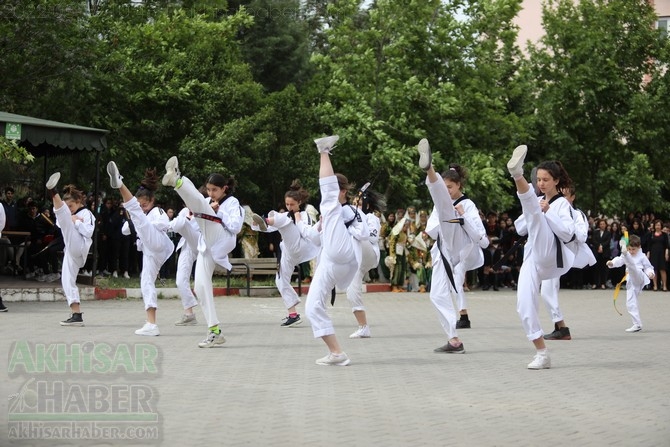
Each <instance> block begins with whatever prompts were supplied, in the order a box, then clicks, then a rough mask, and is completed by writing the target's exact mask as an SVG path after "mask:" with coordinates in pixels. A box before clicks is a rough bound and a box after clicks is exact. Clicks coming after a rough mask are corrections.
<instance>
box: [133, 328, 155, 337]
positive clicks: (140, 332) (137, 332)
mask: <svg viewBox="0 0 670 447" xmlns="http://www.w3.org/2000/svg"><path fill="white" fill-rule="evenodd" d="M135 335H144V336H146V337H158V336H159V335H161V333H160V331H159V330H158V329H156V330H153V331H143V330H142V329H138V330H136V331H135Z"/></svg>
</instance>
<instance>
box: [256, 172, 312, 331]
mask: <svg viewBox="0 0 670 447" xmlns="http://www.w3.org/2000/svg"><path fill="white" fill-rule="evenodd" d="M308 199H309V193H308V192H307V191H306V190H305V189H304V188H303V187H302V185H301V184H300V182H299V181H298V180H294V181H293V183H292V184H291V186H290V187H289V190H288V191H286V193H285V194H284V204H285V205H286V209H287V210H288V211H287V212H284V213H278V212H275V211H270V213H269V215H268V217H267V218H266V219H263V217H261V216H259V215H258V214H254V215H253V216H252V219H253V221H254V224H253V225H252V227H251V228H252V229H253V230H255V231H264V232H267V233H271V232H273V231H279V233H280V234H281V238H282V241H281V243H280V244H279V245H280V248H281V250H280V251H279V253H281V257H280V259H279V270H278V271H277V275H276V276H275V284H276V285H277V290H279V293H280V295H281V297H282V299H283V300H284V305H285V306H286V309H287V311H288V317H286V319H285V320H284V321H283V322H282V324H281V326H282V327H291V326H295V325H298V324H300V323H302V320H301V319H300V314H299V313H298V312H297V309H296V306H297V305H298V304H300V298H298V294H297V293H296V292H295V289H293V286H291V276H292V275H293V270H295V267H296V266H297V265H299V264H301V263H303V262H307V261H311V260H312V259H314V258H316V255H317V254H318V253H319V247H318V246H317V245H316V244H315V243H314V242H313V241H312V240H311V239H310V237H309V236H308V231H309V228H310V227H311V218H310V216H309V215H308V214H307V212H306V211H301V209H303V208H304V207H305V205H306V204H307V200H308Z"/></svg>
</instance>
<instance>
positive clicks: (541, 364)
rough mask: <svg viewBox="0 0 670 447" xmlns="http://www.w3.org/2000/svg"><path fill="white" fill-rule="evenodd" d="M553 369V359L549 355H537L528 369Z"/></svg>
mask: <svg viewBox="0 0 670 447" xmlns="http://www.w3.org/2000/svg"><path fill="white" fill-rule="evenodd" d="M549 368H551V359H550V358H549V354H535V358H533V361H532V362H530V363H529V364H528V369H549Z"/></svg>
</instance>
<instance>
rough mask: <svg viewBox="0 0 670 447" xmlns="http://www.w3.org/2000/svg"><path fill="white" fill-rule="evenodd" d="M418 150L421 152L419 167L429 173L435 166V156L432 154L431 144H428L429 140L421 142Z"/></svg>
mask: <svg viewBox="0 0 670 447" xmlns="http://www.w3.org/2000/svg"><path fill="white" fill-rule="evenodd" d="M417 150H418V151H419V167H420V168H421V169H423V170H424V171H427V170H428V169H430V166H431V165H432V164H433V155H432V154H431V152H430V144H428V140H427V139H425V138H423V139H422V140H421V141H419V145H418V146H417Z"/></svg>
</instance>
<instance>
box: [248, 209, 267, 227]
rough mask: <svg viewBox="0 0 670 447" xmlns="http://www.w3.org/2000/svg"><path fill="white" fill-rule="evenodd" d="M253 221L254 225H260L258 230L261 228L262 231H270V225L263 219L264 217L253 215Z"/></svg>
mask: <svg viewBox="0 0 670 447" xmlns="http://www.w3.org/2000/svg"><path fill="white" fill-rule="evenodd" d="M251 220H253V221H254V223H255V224H256V225H258V228H260V229H261V231H268V224H267V223H266V222H265V219H263V217H261V216H259V215H258V214H256V213H253V214H252V215H251Z"/></svg>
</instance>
